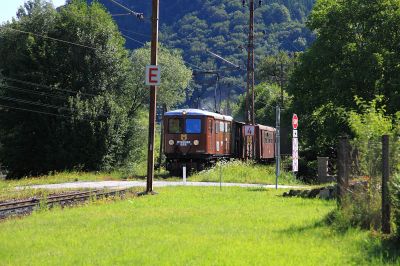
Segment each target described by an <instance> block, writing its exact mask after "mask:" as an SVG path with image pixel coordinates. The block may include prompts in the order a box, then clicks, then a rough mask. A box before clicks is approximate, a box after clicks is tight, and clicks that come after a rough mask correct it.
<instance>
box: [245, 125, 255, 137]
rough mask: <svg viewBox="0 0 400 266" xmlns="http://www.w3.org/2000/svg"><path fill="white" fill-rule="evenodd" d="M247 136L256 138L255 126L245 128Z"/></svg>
mask: <svg viewBox="0 0 400 266" xmlns="http://www.w3.org/2000/svg"><path fill="white" fill-rule="evenodd" d="M244 135H245V136H254V126H244Z"/></svg>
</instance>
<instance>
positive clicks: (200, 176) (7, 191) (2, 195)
mask: <svg viewBox="0 0 400 266" xmlns="http://www.w3.org/2000/svg"><path fill="white" fill-rule="evenodd" d="M220 173H221V174H222V182H235V183H258V184H275V167H274V165H261V164H254V163H251V162H249V163H244V162H241V161H232V162H228V163H221V164H218V165H217V166H216V167H214V168H211V169H208V170H205V171H202V172H199V173H195V174H194V175H192V176H190V177H188V181H203V182H204V181H210V182H219V180H220ZM155 174H156V175H155V180H165V181H176V180H182V177H168V176H167V172H166V171H165V170H161V171H156V172H155ZM106 180H142V181H143V180H145V177H144V176H141V175H129V174H127V173H125V172H122V171H114V172H110V173H107V172H98V173H94V172H78V171H71V172H67V171H66V172H59V173H54V174H51V175H45V176H39V177H26V178H22V179H19V180H0V201H2V200H7V199H23V198H28V197H31V196H41V195H42V194H45V193H47V192H46V191H42V190H37V189H29V188H27V189H24V190H15V187H16V186H29V185H39V184H55V183H65V182H77V181H106ZM279 184H284V185H297V184H301V183H300V181H298V180H296V178H295V177H294V176H293V174H291V173H287V172H282V175H281V177H280V178H279ZM54 192H56V191H54Z"/></svg>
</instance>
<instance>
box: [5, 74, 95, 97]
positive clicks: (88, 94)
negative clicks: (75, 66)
mask: <svg viewBox="0 0 400 266" xmlns="http://www.w3.org/2000/svg"><path fill="white" fill-rule="evenodd" d="M1 78H2V79H5V80H9V81H14V82H18V83H22V84H27V85H31V86H38V87H42V88H46V89H51V90H57V91H65V92H69V93H73V94H78V93H80V94H82V95H86V96H92V97H97V96H99V95H96V94H91V93H87V92H80V91H73V90H67V89H59V88H55V87H51V86H47V85H43V84H38V83H34V82H30V81H24V80H20V79H15V78H8V77H1Z"/></svg>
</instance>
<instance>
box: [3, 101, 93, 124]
mask: <svg viewBox="0 0 400 266" xmlns="http://www.w3.org/2000/svg"><path fill="white" fill-rule="evenodd" d="M0 107H3V108H10V109H15V110H20V111H26V112H31V113H37V114H44V115H52V116H58V117H63V118H73V119H78V120H83V121H89V122H96V121H98V120H94V119H85V118H77V117H73V116H69V115H60V114H54V113H48V112H43V111H37V110H32V109H26V108H20V107H14V106H7V105H2V104H0Z"/></svg>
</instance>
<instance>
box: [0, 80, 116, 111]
mask: <svg viewBox="0 0 400 266" xmlns="http://www.w3.org/2000/svg"><path fill="white" fill-rule="evenodd" d="M8 87H9V88H8ZM0 88H5V89H11V90H15V91H20V92H26V93H32V94H37V95H40V96H46V97H52V98H57V99H62V100H68V97H67V96H61V95H49V94H46V93H42V92H36V91H31V90H25V89H22V88H19V87H15V86H8V85H2V84H0ZM0 99H3V100H9V101H13V102H18V103H25V104H31V105H36V106H40V107H46V108H53V109H57V110H60V109H63V110H67V111H75V112H76V111H77V110H76V109H75V108H72V107H65V106H58V105H52V104H46V103H41V102H32V101H29V100H25V99H18V98H13V97H8V96H4V95H0ZM98 114H99V115H100V116H103V117H109V114H106V113H104V112H99V113H98Z"/></svg>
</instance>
